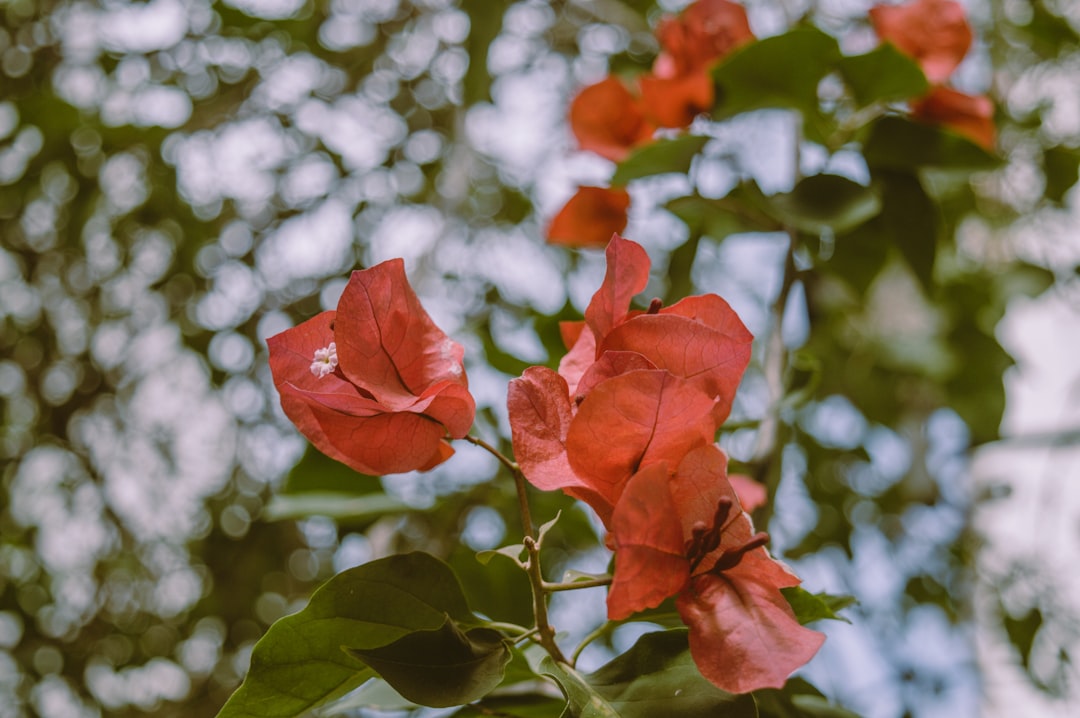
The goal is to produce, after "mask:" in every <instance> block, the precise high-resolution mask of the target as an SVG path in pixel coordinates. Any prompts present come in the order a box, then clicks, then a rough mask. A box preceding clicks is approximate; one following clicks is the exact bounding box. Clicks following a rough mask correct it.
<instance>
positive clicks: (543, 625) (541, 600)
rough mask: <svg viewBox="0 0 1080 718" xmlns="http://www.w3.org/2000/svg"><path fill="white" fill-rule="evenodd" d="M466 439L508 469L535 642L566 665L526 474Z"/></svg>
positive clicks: (472, 438)
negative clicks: (549, 599)
mask: <svg viewBox="0 0 1080 718" xmlns="http://www.w3.org/2000/svg"><path fill="white" fill-rule="evenodd" d="M465 440H466V441H468V442H469V443H470V444H475V445H476V446H479V447H480V448H482V449H484V450H486V451H487V452H488V453H490V454H491V455H492V456H494V457H495V458H496V459H498V460H499V461H500V462H501V463H502V465H503V466H505V467H506V468H507V469H509V470H510V473H511V474H512V475H513V477H514V487H515V488H516V489H517V495H518V511H519V512H520V513H521V525H522V529H523V530H524V533H525V538H524V539H523V540H522V543H523V544H524V545H525V550H526V551H528V553H529V560H528V563H526V565H525V573H526V574H527V575H528V576H529V584H530V586H531V587H532V596H533V617H534V618H535V620H536V628H535V629H534V630H535V631H536V634H537V640H538V641H539V642H540V645H541V646H543V647H544V650H546V651H547V652H548V655H550V656H551V657H552V658H553V659H554V660H555V661H557V662H559V663H566V657H565V656H564V655H563V653H562V651H561V650H560V649H559V645H558V644H557V643H555V629H553V628H552V627H551V624H549V623H548V613H547V593H548V591H547V588H546V585H545V584H546V582H545V581H544V575H543V573H542V572H541V570H540V544H539V543H537V541H536V529H535V527H534V526H533V521H532V512H531V511H530V510H529V495H528V493H527V491H526V485H525V474H524V473H523V472H522V471H521V467H520V466H518V465H517V463H516V462H514V461H512V460H510V459H509V458H508V457H507V456H506V455H505V454H503V453H502V452H501V451H499V450H498V449H496V448H495V447H494V446H492V445H491V444H489V443H487V442H486V441H484V440H483V439H481V438H479V437H476V436H472V435H471V434H470V435H467V436H466V437H465Z"/></svg>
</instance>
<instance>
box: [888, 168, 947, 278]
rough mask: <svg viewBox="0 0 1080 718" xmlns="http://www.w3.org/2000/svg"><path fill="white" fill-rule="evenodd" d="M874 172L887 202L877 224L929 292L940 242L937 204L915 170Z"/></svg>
mask: <svg viewBox="0 0 1080 718" xmlns="http://www.w3.org/2000/svg"><path fill="white" fill-rule="evenodd" d="M873 176H874V182H875V184H876V185H877V186H878V187H879V188H880V190H879V191H880V192H881V197H882V199H883V202H884V204H883V206H882V209H881V216H880V220H881V221H880V222H878V223H876V227H877V229H878V230H879V231H880V232H881V234H882V237H883V238H885V239H886V240H888V241H891V242H892V244H893V246H895V247H896V248H897V249H898V250H900V254H901V255H902V256H903V257H904V260H905V261H906V262H907V264H908V266H909V267H911V271H912V272H914V273H915V277H916V278H917V279H918V280H919V282H920V283H921V284H922V286H923V288H924V289H925V290H926V291H927V292H930V291H931V290H932V288H933V285H934V260H935V258H936V256H937V244H938V214H939V213H938V208H937V205H936V204H935V203H934V201H933V200H932V199H930V196H929V195H928V194H927V193H926V190H925V189H923V186H922V183H921V182H920V181H919V178H918V177H916V176H914V175H912V174H908V173H904V172H886V171H877V172H874V173H873Z"/></svg>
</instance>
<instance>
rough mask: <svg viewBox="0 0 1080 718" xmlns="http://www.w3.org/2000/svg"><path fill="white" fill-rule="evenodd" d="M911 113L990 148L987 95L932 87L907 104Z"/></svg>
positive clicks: (991, 112)
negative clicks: (928, 92) (926, 92)
mask: <svg viewBox="0 0 1080 718" xmlns="http://www.w3.org/2000/svg"><path fill="white" fill-rule="evenodd" d="M911 114H912V116H913V117H914V118H915V119H917V120H920V121H922V122H926V123H928V124H932V125H941V126H943V127H947V128H949V129H951V130H953V131H954V132H956V133H958V134H961V135H963V136H965V137H967V138H968V139H970V140H972V141H973V142H975V143H976V144H979V145H981V146H982V147H984V148H986V149H988V150H992V149H993V148H994V136H995V133H996V128H995V127H994V103H993V101H991V100H990V98H989V97H986V96H984V95H977V96H976V95H965V94H964V93H963V92H957V91H956V90H953V89H951V88H948V87H935V88H934V89H933V90H931V91H930V94H928V95H926V96H925V97H923V98H921V99H919V100H916V101H915V102H913V103H912V104H911Z"/></svg>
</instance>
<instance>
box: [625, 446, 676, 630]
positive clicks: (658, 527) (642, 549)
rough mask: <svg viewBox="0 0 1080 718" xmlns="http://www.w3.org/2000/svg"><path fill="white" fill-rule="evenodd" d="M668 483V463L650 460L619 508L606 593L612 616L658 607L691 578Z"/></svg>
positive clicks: (626, 492) (626, 615) (628, 488)
mask: <svg viewBox="0 0 1080 718" xmlns="http://www.w3.org/2000/svg"><path fill="white" fill-rule="evenodd" d="M667 484H668V464H667V463H666V462H660V463H656V464H651V465H649V466H647V467H645V468H644V469H642V470H641V471H639V472H638V473H636V474H634V476H633V478H631V479H630V481H629V482H628V483H627V485H626V490H625V491H624V492H623V495H622V497H621V498H620V499H619V503H618V505H616V507H615V511H614V513H613V515H612V518H611V534H610V535H609V541H610V543H611V544H612V546H613V548H614V550H615V575H614V578H613V580H612V583H611V590H610V591H609V592H608V598H607V606H608V618H609V619H611V620H613V621H618V620H621V619H623V618H627V617H629V616H630V615H632V614H634V613H636V612H638V611H643V610H645V609H646V608H655V607H656V606H659V605H660V603H661V602H663V600H664V599H665V598H667V597H668V596H674V595H675V594H676V593H678V592H679V591H681V590H682V589H683V588H684V587H685V586H686V584H687V582H688V581H689V580H690V564H689V562H688V561H687V559H686V557H685V555H684V541H683V532H682V526H681V525H680V524H679V521H678V519H677V517H676V514H675V504H674V503H673V502H672V500H671V493H670V492H669V491H668V486H667Z"/></svg>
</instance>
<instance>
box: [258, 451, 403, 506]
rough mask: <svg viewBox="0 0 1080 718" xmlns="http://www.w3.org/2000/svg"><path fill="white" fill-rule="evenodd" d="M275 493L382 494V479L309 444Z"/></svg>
mask: <svg viewBox="0 0 1080 718" xmlns="http://www.w3.org/2000/svg"><path fill="white" fill-rule="evenodd" d="M278 493H279V494H304V493H312V494H328V493H333V494H340V495H346V494H347V495H352V496H362V495H365V494H373V493H382V482H381V481H380V480H379V477H378V476H367V475H365V474H361V473H358V472H356V471H354V470H353V469H350V468H349V467H348V466H346V465H345V464H343V463H341V462H340V461H335V460H334V459H331V458H330V457H329V456H327V455H326V454H324V453H322V452H321V451H319V450H318V449H316V448H315V447H314V446H311V445H309V446H308V447H307V451H305V452H304V458H302V459H300V461H299V462H298V463H297V464H296V466H294V467H293V470H292V471H290V472H289V475H288V477H287V478H286V479H285V485H284V486H283V487H282V488H281V490H280V491H279V492H278Z"/></svg>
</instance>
